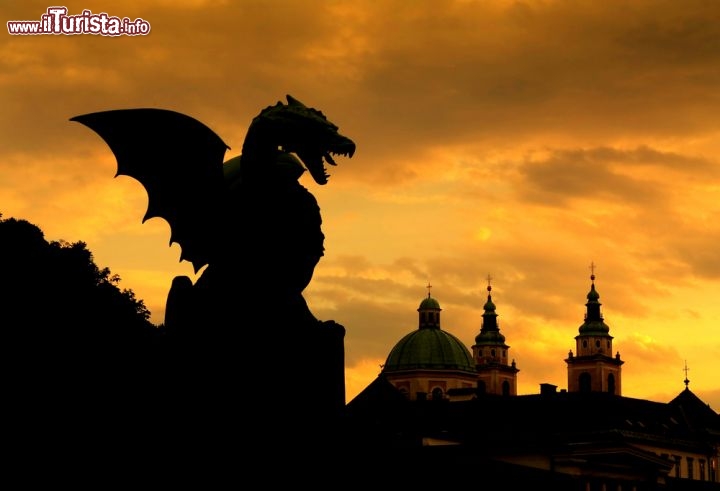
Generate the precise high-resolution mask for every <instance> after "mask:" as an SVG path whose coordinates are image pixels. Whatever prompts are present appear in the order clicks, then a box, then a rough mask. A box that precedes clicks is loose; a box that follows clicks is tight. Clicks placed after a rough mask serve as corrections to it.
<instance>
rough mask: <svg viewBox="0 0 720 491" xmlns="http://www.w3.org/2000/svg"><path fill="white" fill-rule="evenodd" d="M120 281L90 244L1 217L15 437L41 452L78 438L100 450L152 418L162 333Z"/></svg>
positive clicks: (1, 321) (0, 299)
mask: <svg viewBox="0 0 720 491" xmlns="http://www.w3.org/2000/svg"><path fill="white" fill-rule="evenodd" d="M119 281H120V278H119V277H118V276H117V275H113V274H112V273H111V271H110V270H109V269H108V268H100V267H98V266H97V265H96V264H95V262H94V259H93V255H92V253H91V252H90V251H89V250H88V248H87V245H86V244H85V243H84V242H74V243H68V242H64V241H50V242H48V241H47V240H46V239H45V237H44V234H43V232H42V230H41V229H40V228H39V227H37V226H36V225H34V224H31V223H30V222H28V221H26V220H22V219H15V218H7V219H3V218H2V215H0V325H1V326H2V330H1V331H0V333H1V334H0V340H1V343H2V346H3V347H4V351H5V358H4V359H5V361H6V363H7V371H6V377H5V382H6V383H5V393H4V400H5V406H4V407H5V416H4V418H5V419H6V422H7V425H6V426H7V428H8V432H7V433H6V434H9V436H10V439H9V440H8V442H9V443H11V444H12V442H14V443H15V444H16V445H17V446H18V448H20V449H23V448H25V449H26V450H29V449H30V448H32V450H33V452H34V453H33V454H34V455H35V452H37V451H38V450H41V449H46V450H47V449H49V448H51V447H53V446H54V445H55V444H61V443H62V442H66V441H67V439H68V438H72V439H73V440H74V441H76V442H77V443H78V444H79V445H82V443H81V442H84V443H86V444H87V445H85V449H86V450H87V449H90V448H92V449H94V450H93V451H95V450H97V449H99V448H106V446H107V445H108V444H110V442H117V441H118V439H119V438H129V437H130V435H131V434H135V435H136V436H137V431H140V423H142V422H144V421H148V422H149V421H150V420H151V418H150V414H149V413H150V412H151V411H152V410H153V407H157V404H158V403H159V399H157V398H153V397H152V394H153V392H154V390H153V387H155V386H156V385H157V384H158V381H159V376H158V374H159V373H160V368H161V366H162V364H163V360H164V356H163V349H162V339H163V333H164V331H163V329H161V328H159V327H158V326H155V325H153V324H152V323H151V322H150V321H149V316H150V312H149V311H148V309H147V308H146V307H145V305H144V303H143V301H142V300H139V299H137V298H136V297H135V294H134V292H133V291H132V290H130V289H121V288H119V287H118V283H119ZM141 404H142V405H143V406H144V407H145V408H146V410H147V413H144V412H143V411H138V409H137V408H138V407H140V405H141ZM142 426H143V427H144V428H145V429H146V428H151V427H152V425H151V424H145V423H143V425H142ZM129 430H132V431H129ZM143 431H144V430H143ZM13 436H14V437H16V438H13ZM113 445H114V444H113ZM26 446H27V447H26ZM16 450H17V449H16ZM56 450H57V449H56Z"/></svg>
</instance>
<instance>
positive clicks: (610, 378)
mask: <svg viewBox="0 0 720 491" xmlns="http://www.w3.org/2000/svg"><path fill="white" fill-rule="evenodd" d="M607 391H608V392H609V393H610V394H614V393H615V375H613V374H612V373H611V374H609V375H608V381H607Z"/></svg>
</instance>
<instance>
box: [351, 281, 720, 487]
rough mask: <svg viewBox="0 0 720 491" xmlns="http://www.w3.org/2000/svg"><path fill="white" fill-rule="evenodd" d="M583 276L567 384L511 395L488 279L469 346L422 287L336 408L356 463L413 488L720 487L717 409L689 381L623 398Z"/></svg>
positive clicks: (510, 365) (607, 338) (616, 357)
mask: <svg viewBox="0 0 720 491" xmlns="http://www.w3.org/2000/svg"><path fill="white" fill-rule="evenodd" d="M590 279H591V285H590V291H589V293H588V294H587V303H586V304H585V305H586V308H587V311H586V314H585V318H584V321H583V323H582V324H581V325H580V327H579V329H578V334H577V336H576V337H575V342H576V347H575V352H574V353H573V352H572V351H570V353H569V354H568V357H567V358H566V359H565V360H564V361H565V363H566V364H567V369H568V372H567V374H568V375H567V376H568V380H567V389H563V390H560V391H558V390H557V386H555V385H552V384H541V386H540V390H539V392H538V393H536V394H527V395H518V394H517V375H518V372H519V369H518V368H517V367H516V363H515V360H511V358H510V356H509V350H510V346H508V344H506V338H505V335H503V334H501V333H500V328H499V323H498V319H497V317H498V315H497V312H496V306H495V304H494V302H493V300H492V296H491V291H492V288H491V286H490V284H489V282H488V288H487V290H488V296H487V301H486V303H485V305H484V306H483V310H484V313H483V314H482V326H481V329H480V333H479V334H478V335H477V336H476V337H475V344H473V345H472V351H469V350H468V349H467V348H466V347H465V346H464V345H463V344H462V342H461V341H460V340H458V338H456V337H455V336H453V335H452V334H450V333H449V332H447V331H445V330H443V329H441V327H440V312H441V308H440V304H439V302H438V300H437V299H435V298H433V297H432V296H431V295H430V293H429V291H428V296H427V297H426V298H424V299H423V300H422V301H421V303H420V306H419V308H418V313H419V321H418V329H417V330H415V331H412V332H410V333H409V334H407V335H405V336H403V337H402V338H401V339H400V340H399V341H398V342H397V343H396V345H395V346H394V347H393V348H392V349H391V350H390V353H389V355H388V357H387V360H386V363H385V364H384V365H383V368H382V370H381V372H380V374H379V375H378V377H377V378H376V379H375V380H374V381H373V382H371V383H370V385H369V386H368V387H367V388H366V389H364V390H363V391H362V392H361V393H359V394H358V395H357V396H356V397H355V398H354V399H353V400H352V401H350V402H349V403H348V404H347V406H346V414H345V417H346V428H347V442H348V445H349V448H352V449H353V450H354V451H356V452H358V454H359V453H364V455H368V456H370V457H368V458H367V459H368V460H362V459H360V460H359V461H358V462H360V463H359V464H358V465H363V464H365V465H367V466H369V468H372V469H374V470H375V471H376V472H377V473H383V472H384V473H385V474H384V475H392V476H395V478H396V479H397V482H398V484H403V485H407V486H414V487H420V488H421V489H424V488H425V487H428V486H430V485H433V486H434V485H445V486H449V485H475V486H479V487H484V488H485V489H533V488H537V486H550V487H549V488H548V489H558V490H566V489H567V490H578V491H580V490H582V491H595V490H597V491H610V490H613V491H621V490H622V491H625V490H628V491H630V490H634V491H640V490H655V489H661V490H665V489H667V490H676V489H683V490H684V489H720V474H719V472H718V459H719V457H720V415H718V413H716V412H715V411H714V410H713V409H711V408H710V406H709V405H708V404H706V403H705V402H703V401H702V400H701V399H700V398H698V397H697V396H696V395H695V394H694V393H693V392H692V391H691V390H690V388H689V381H688V380H687V378H686V380H685V389H684V390H682V392H680V393H679V394H678V395H677V397H675V398H674V399H673V400H671V401H668V402H655V401H649V400H644V399H637V398H631V397H626V396H623V395H622V371H621V368H622V365H623V363H624V361H622V360H621V359H620V354H619V352H615V354H613V352H614V348H613V344H612V340H613V337H612V336H611V335H610V328H609V326H608V325H607V324H606V323H605V320H604V318H603V315H602V312H601V309H600V307H601V303H600V295H599V293H598V292H597V290H596V288H595V275H594V271H593V274H592V275H591V277H590ZM429 288H430V286H429V285H428V290H429ZM509 360H511V361H509ZM558 361H560V360H558ZM408 466H411V467H408ZM440 469H443V471H442V472H441V474H435V473H433V472H432V470H435V471H438V472H439V471H440ZM450 469H452V470H450ZM373 475H376V474H374V473H373V472H370V473H368V472H365V473H364V474H363V476H365V477H367V478H368V479H369V480H370V479H372V478H371V477H370V476H373ZM483 485H484V486H483ZM542 489H546V488H545V487H542Z"/></svg>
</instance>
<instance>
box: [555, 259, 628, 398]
mask: <svg viewBox="0 0 720 491" xmlns="http://www.w3.org/2000/svg"><path fill="white" fill-rule="evenodd" d="M590 269H591V271H592V274H591V275H590V281H591V283H590V292H589V293H588V294H587V303H586V304H585V306H586V307H587V312H586V314H585V322H583V324H582V325H581V326H580V329H579V334H578V335H577V336H575V355H573V352H572V350H571V351H570V352H569V353H568V357H567V359H566V360H565V363H567V367H568V392H609V393H611V394H615V395H622V393H621V387H622V384H621V381H620V371H621V367H622V364H623V363H625V362H624V361H621V360H620V353H619V352H618V353H617V354H616V355H615V356H614V357H613V356H612V352H613V346H612V340H613V337H612V336H610V328H609V327H608V326H607V324H605V321H604V320H603V316H602V313H601V312H600V305H602V304H601V303H600V294H599V293H598V292H597V290H595V265H594V264H591V265H590Z"/></svg>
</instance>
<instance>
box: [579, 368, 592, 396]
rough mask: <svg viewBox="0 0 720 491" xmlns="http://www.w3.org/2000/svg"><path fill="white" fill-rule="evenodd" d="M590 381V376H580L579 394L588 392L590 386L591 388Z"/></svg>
mask: <svg viewBox="0 0 720 491" xmlns="http://www.w3.org/2000/svg"><path fill="white" fill-rule="evenodd" d="M591 381H592V379H591V378H590V374H589V373H587V372H583V373H581V374H580V378H579V380H578V382H579V384H580V392H590V390H591V388H592V386H591Z"/></svg>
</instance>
